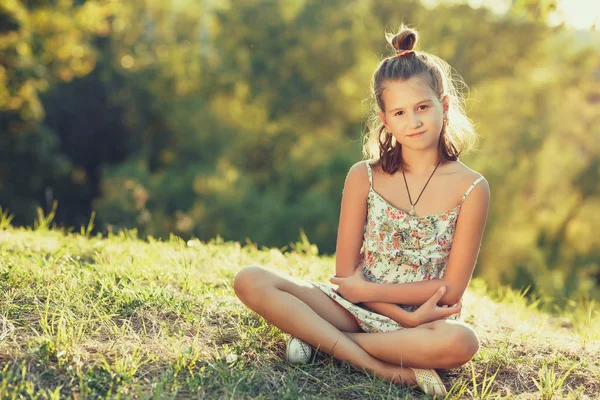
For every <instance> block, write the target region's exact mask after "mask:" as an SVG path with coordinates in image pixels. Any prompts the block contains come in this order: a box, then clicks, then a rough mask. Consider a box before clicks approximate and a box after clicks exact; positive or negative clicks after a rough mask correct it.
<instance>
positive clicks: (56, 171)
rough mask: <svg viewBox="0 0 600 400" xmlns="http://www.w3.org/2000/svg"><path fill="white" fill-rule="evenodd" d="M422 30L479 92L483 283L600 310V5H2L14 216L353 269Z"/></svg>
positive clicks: (101, 1)
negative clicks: (346, 225)
mask: <svg viewBox="0 0 600 400" xmlns="http://www.w3.org/2000/svg"><path fill="white" fill-rule="evenodd" d="M402 22H404V23H406V24H408V25H409V26H411V27H414V28H416V29H418V30H419V32H420V34H421V42H420V45H419V49H421V50H425V51H428V52H432V53H434V54H436V55H438V56H440V57H442V58H444V59H445V60H446V61H448V62H449V63H450V64H451V65H452V66H453V67H454V68H455V69H456V71H457V72H458V73H459V74H460V75H462V76H463V78H464V80H465V81H466V83H467V85H468V86H469V92H468V93H467V95H468V107H467V108H468V115H469V117H470V118H471V119H472V120H473V121H474V122H475V124H476V126H477V130H478V133H479V135H480V144H479V149H478V151H476V152H472V153H469V154H466V155H464V156H462V157H461V160H462V161H463V162H465V163H466V164H467V165H469V166H470V167H471V168H473V169H475V170H477V171H479V172H481V173H482V174H484V175H485V176H486V178H487V179H488V181H489V183H490V186H491V191H492V202H491V206H490V207H491V208H490V214H489V220H488V225H487V228H486V233H485V237H484V243H483V247H482V250H481V254H480V257H479V262H478V266H477V269H476V275H477V276H481V277H483V278H484V279H485V280H486V281H487V282H488V283H489V284H496V283H503V284H510V285H512V286H514V287H516V288H525V287H527V286H531V288H530V292H531V293H535V294H537V295H538V296H539V295H543V296H549V297H550V298H554V299H557V300H556V301H557V302H565V301H566V299H569V298H570V299H574V298H581V297H585V298H588V299H590V298H596V299H600V186H599V182H600V32H599V29H600V3H599V2H597V1H592V0H562V1H558V0H513V1H511V0H496V1H483V0H479V1H470V2H467V1H444V0H439V1H435V0H427V1H425V0H424V1H421V2H420V1H409V0H404V1H400V0H393V1H391V0H386V1H384V0H377V1H375V0H236V1H227V0H170V1H167V0H127V1H116V0H30V1H18V0H0V205H1V206H2V212H3V213H5V214H6V213H10V214H11V215H12V216H13V217H14V219H13V221H12V222H13V225H32V224H33V223H34V221H35V220H36V218H37V208H38V207H39V208H40V210H42V211H43V212H44V213H46V214H48V213H51V212H52V210H53V209H54V211H55V222H56V223H57V224H58V225H60V226H64V227H75V228H76V229H78V227H80V226H82V225H84V226H85V225H87V224H88V222H89V221H90V218H91V216H92V214H93V213H95V220H94V226H95V228H94V229H95V231H96V232H102V233H106V232H116V231H118V230H120V229H123V228H135V229H137V230H138V232H139V234H140V235H141V236H142V237H145V236H146V235H152V236H155V237H169V235H170V233H174V234H176V235H178V236H181V237H182V238H185V239H187V238H192V237H196V238H199V239H201V240H209V239H211V238H215V237H217V236H220V237H222V238H223V239H225V240H235V241H240V242H242V243H244V242H249V241H251V242H252V243H255V244H257V245H258V246H269V247H272V246H276V247H279V248H282V249H287V248H290V246H291V247H294V246H295V243H307V242H310V243H312V244H315V245H316V247H318V252H319V253H321V254H332V253H334V252H335V241H336V231H337V224H338V218H339V206H340V200H341V192H342V188H343V184H344V179H345V176H346V173H347V171H348V169H349V167H350V166H351V165H352V164H354V163H355V162H357V161H359V160H360V159H362V154H361V143H362V140H361V135H362V134H363V133H364V131H365V115H366V113H367V111H368V109H367V107H368V104H369V102H368V101H366V100H367V98H368V96H369V85H370V78H371V74H372V72H373V70H374V69H375V67H376V66H377V64H378V62H379V61H380V60H381V59H382V58H383V57H386V56H388V55H390V54H391V49H390V48H389V47H388V46H387V44H386V42H385V37H384V32H385V31H386V30H396V29H397V28H398V27H399V25H400V23H402ZM313 248H314V247H313Z"/></svg>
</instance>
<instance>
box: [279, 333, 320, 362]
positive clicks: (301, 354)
mask: <svg viewBox="0 0 600 400" xmlns="http://www.w3.org/2000/svg"><path fill="white" fill-rule="evenodd" d="M314 352H315V349H313V348H312V347H311V346H310V345H309V344H308V343H305V342H303V341H302V340H300V339H298V338H297V337H294V336H291V337H290V339H289V340H288V342H287V346H286V349H285V360H286V361H287V362H289V363H290V364H307V363H309V362H310V359H311V357H312V356H313V354H314Z"/></svg>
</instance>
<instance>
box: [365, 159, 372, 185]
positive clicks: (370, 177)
mask: <svg viewBox="0 0 600 400" xmlns="http://www.w3.org/2000/svg"><path fill="white" fill-rule="evenodd" d="M365 164H367V173H368V174H369V185H371V186H373V171H371V160H367V161H365Z"/></svg>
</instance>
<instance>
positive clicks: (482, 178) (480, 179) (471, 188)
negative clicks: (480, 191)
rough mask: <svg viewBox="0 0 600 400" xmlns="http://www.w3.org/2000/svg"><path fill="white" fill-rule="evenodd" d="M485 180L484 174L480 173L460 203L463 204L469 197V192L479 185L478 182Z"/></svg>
mask: <svg viewBox="0 0 600 400" xmlns="http://www.w3.org/2000/svg"><path fill="white" fill-rule="evenodd" d="M483 180H485V178H484V177H483V175H479V178H477V179H476V180H475V182H473V184H472V185H471V186H470V187H469V188H468V189H467V191H466V193H465V195H464V196H463V198H462V200H461V201H460V204H462V203H463V202H464V201H465V200H466V199H467V196H468V195H469V193H471V191H472V190H473V189H474V188H475V186H477V184H478V183H479V182H481V181H483Z"/></svg>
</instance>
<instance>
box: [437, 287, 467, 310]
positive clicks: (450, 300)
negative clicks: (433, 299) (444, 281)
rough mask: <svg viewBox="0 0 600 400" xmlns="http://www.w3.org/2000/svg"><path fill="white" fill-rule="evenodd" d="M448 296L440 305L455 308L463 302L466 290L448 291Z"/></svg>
mask: <svg viewBox="0 0 600 400" xmlns="http://www.w3.org/2000/svg"><path fill="white" fill-rule="evenodd" d="M446 290H447V291H446V295H445V296H444V297H442V299H441V301H440V303H441V305H443V306H453V305H455V304H458V302H459V301H461V300H462V297H463V294H464V292H465V291H464V290H453V289H452V288H447V289H446Z"/></svg>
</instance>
